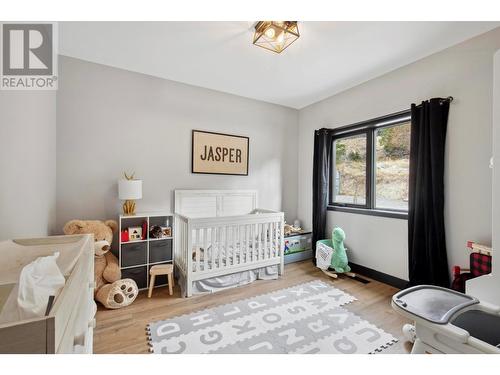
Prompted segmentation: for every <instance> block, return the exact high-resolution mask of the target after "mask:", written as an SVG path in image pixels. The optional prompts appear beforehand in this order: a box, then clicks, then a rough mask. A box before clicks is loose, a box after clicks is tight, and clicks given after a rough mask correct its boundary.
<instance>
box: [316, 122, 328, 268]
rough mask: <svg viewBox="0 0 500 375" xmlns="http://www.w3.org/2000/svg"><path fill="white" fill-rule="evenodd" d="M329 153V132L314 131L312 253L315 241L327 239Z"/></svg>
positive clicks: (324, 130)
mask: <svg viewBox="0 0 500 375" xmlns="http://www.w3.org/2000/svg"><path fill="white" fill-rule="evenodd" d="M331 152H332V137H331V135H330V130H329V129H320V130H316V131H315V132H314V158H313V210H312V214H313V217H312V224H313V225H312V229H313V231H312V247H313V249H314V251H316V241H318V240H322V239H325V238H327V237H326V234H325V230H326V211H327V209H326V208H327V206H328V193H329V182H330V159H331ZM328 237H329V236H328ZM313 262H314V263H316V257H313Z"/></svg>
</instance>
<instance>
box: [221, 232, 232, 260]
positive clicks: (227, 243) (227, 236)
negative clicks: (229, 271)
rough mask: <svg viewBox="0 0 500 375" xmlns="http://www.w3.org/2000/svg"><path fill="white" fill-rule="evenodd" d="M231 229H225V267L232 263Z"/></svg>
mask: <svg viewBox="0 0 500 375" xmlns="http://www.w3.org/2000/svg"><path fill="white" fill-rule="evenodd" d="M230 228H231V227H227V226H226V227H224V241H223V243H224V258H225V260H226V261H225V263H224V267H229V265H230V264H231V263H230V255H231V254H230V249H229V233H230V232H231V230H230ZM228 229H229V230H228Z"/></svg>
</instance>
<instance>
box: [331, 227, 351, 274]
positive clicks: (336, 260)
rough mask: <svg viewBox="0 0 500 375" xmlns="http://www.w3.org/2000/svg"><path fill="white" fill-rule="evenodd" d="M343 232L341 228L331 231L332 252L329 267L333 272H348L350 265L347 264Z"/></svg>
mask: <svg viewBox="0 0 500 375" xmlns="http://www.w3.org/2000/svg"><path fill="white" fill-rule="evenodd" d="M344 239H345V233H344V231H343V230H342V229H341V228H338V227H337V228H335V229H334V230H333V232H332V242H333V249H334V252H333V254H332V262H331V267H332V268H333V269H335V272H338V273H344V272H350V271H351V267H349V265H348V260H347V254H346V251H345V247H344Z"/></svg>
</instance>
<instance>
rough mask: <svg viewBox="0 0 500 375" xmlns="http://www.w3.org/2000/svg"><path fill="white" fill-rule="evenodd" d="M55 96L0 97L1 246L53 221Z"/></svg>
mask: <svg viewBox="0 0 500 375" xmlns="http://www.w3.org/2000/svg"><path fill="white" fill-rule="evenodd" d="M55 146H56V93H55V92H50V91H0V240H5V239H10V238H19V237H32V236H46V235H48V234H50V232H51V231H52V229H53V227H54V221H55V191H56V189H55V185H56V147H55Z"/></svg>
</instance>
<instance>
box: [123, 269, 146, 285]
mask: <svg viewBox="0 0 500 375" xmlns="http://www.w3.org/2000/svg"><path fill="white" fill-rule="evenodd" d="M148 271H149V270H148V268H147V267H146V266H141V267H133V268H125V269H122V279H132V280H134V281H135V282H136V284H137V287H138V288H139V289H143V288H147V287H148Z"/></svg>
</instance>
